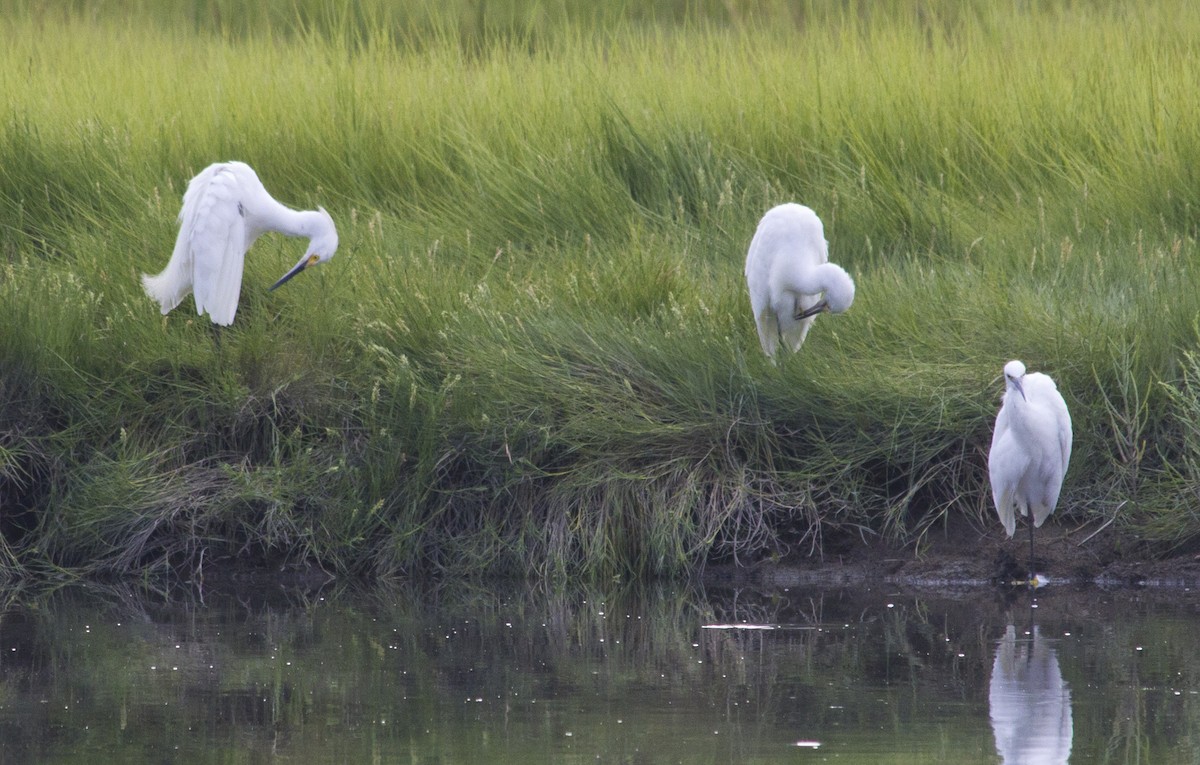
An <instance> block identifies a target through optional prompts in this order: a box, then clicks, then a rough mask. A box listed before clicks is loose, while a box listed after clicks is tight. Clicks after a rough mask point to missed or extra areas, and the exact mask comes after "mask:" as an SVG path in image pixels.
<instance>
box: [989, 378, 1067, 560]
mask: <svg viewBox="0 0 1200 765" xmlns="http://www.w3.org/2000/svg"><path fill="white" fill-rule="evenodd" d="M1004 383H1005V386H1006V387H1005V391H1004V403H1003V404H1002V405H1001V407H1000V413H999V414H997V415H996V430H995V432H993V433H992V449H991V451H990V452H989V453H988V478H989V479H990V480H991V484H992V499H993V500H994V501H995V503H996V512H997V513H998V514H999V516H1000V522H1001V523H1002V524H1004V530H1005V531H1006V532H1008V536H1009V537H1012V535H1013V533H1014V532H1015V531H1016V528H1017V517H1016V513H1017V512H1020V514H1021V515H1024V516H1028V517H1029V569H1030V571H1029V577H1030V580H1031V581H1035V577H1036V575H1035V574H1034V571H1033V527H1034V526H1041V525H1042V522H1043V521H1045V520H1046V518H1048V517H1049V516H1050V513H1053V512H1054V506H1055V505H1056V504H1058V493H1059V491H1060V490H1061V489H1062V482H1063V476H1064V475H1066V472H1067V463H1069V462H1070V461H1071V414H1070V412H1068V411H1067V402H1065V401H1063V397H1062V395H1061V394H1060V393H1059V392H1058V386H1056V385H1055V384H1054V380H1052V379H1050V377H1049V376H1048V375H1044V374H1042V373H1040V372H1031V373H1028V374H1026V372H1025V365H1024V364H1022V363H1021V362H1019V361H1010V362H1008V363H1007V364H1005V365H1004Z"/></svg>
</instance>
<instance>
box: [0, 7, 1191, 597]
mask: <svg viewBox="0 0 1200 765" xmlns="http://www.w3.org/2000/svg"><path fill="white" fill-rule="evenodd" d="M136 5H137V4H136V3H134V4H129V5H128V6H124V7H122V8H121V9H120V10H117V9H114V8H113V7H111V6H110V4H106V3H101V2H97V1H89V0H78V1H77V2H75V3H71V4H60V3H42V2H37V1H36V0H26V2H24V3H17V4H16V7H15V8H14V10H13V11H12V12H6V14H5V15H4V18H3V19H2V20H0V29H2V30H3V32H4V35H5V39H6V40H8V41H9V43H8V44H7V45H6V46H5V47H4V48H3V50H0V93H2V95H3V99H4V103H6V104H7V109H6V111H5V115H6V116H5V118H4V121H3V124H2V125H0V258H2V259H3V260H2V263H0V269H2V270H0V326H3V331H2V332H0V370H2V375H0V501H2V503H3V516H2V519H0V530H2V531H3V536H2V537H0V567H2V568H3V569H5V570H7V571H8V572H9V573H13V574H35V575H37V574H41V575H69V576H74V575H92V576H113V575H115V576H124V575H128V574H139V575H145V576H152V575H157V574H161V573H165V572H167V571H171V570H180V569H182V570H184V571H190V570H193V569H195V568H196V567H199V566H205V565H213V564H217V563H218V562H220V561H223V560H225V559H226V558H228V557H229V556H234V555H236V556H238V557H239V558H240V559H242V560H243V561H245V562H247V563H249V564H251V565H253V564H270V565H278V564H280V563H284V562H291V563H307V564H317V565H320V566H322V567H324V568H326V569H327V570H331V571H334V572H337V573H341V574H355V575H369V576H380V577H388V576H395V575H406V574H415V573H422V572H447V573H455V574H466V573H477V574H478V573H488V574H507V573H524V572H526V571H527V570H528V569H529V568H530V567H532V568H533V570H534V571H535V572H536V573H537V574H538V575H540V576H551V577H557V576H563V575H569V576H583V577H611V576H621V577H629V576H637V575H643V574H679V573H683V572H686V571H689V570H694V569H695V568H696V567H698V566H700V565H702V564H703V563H704V562H705V561H711V560H714V559H730V558H733V557H736V558H737V559H738V560H740V561H750V560H754V559H755V558H757V557H759V556H761V555H764V554H777V553H786V552H788V551H791V552H802V553H808V552H812V551H819V550H820V549H821V548H822V545H826V544H828V543H829V542H830V540H831V539H835V538H841V537H843V536H845V535H853V536H859V535H862V536H866V535H884V536H886V537H887V538H888V539H890V540H892V541H894V542H896V543H898V544H909V545H916V546H919V545H920V543H921V540H922V539H923V538H924V535H925V534H927V533H928V532H929V531H930V530H931V529H935V528H938V527H939V525H940V524H942V523H943V522H944V521H945V520H946V519H947V518H948V517H950V516H951V515H959V514H961V515H965V516H967V517H969V518H971V519H973V520H974V521H975V522H976V523H977V524H978V525H979V526H980V527H981V528H987V529H988V530H989V532H990V533H997V528H998V527H997V526H996V525H995V523H994V521H993V517H992V511H991V509H990V501H991V500H990V496H989V495H988V490H987V483H986V468H985V462H986V458H985V455H986V450H987V446H988V443H989V439H990V434H991V423H992V418H993V416H994V413H995V409H996V406H997V401H998V396H999V393H1000V390H1001V386H1000V384H999V382H998V381H997V380H996V378H997V376H998V375H999V373H1000V369H1001V367H1002V365H1003V363H1004V362H1005V361H1006V360H1008V359H1010V358H1020V359H1022V360H1024V361H1025V362H1026V364H1027V365H1028V366H1029V367H1030V369H1034V370H1042V371H1046V372H1049V373H1050V374H1052V375H1053V376H1054V377H1055V378H1056V379H1057V380H1058V382H1059V385H1060V388H1061V389H1062V390H1063V392H1064V395H1065V397H1066V399H1067V402H1068V404H1069V406H1070V407H1071V411H1072V414H1073V417H1074V421H1075V433H1076V441H1075V443H1076V450H1075V454H1074V456H1073V460H1072V467H1071V471H1070V473H1069V474H1068V478H1067V485H1066V487H1065V489H1064V495H1063V500H1062V502H1061V503H1060V509H1059V514H1058V515H1057V516H1056V522H1059V523H1068V524H1082V523H1088V524H1092V525H1093V526H1096V527H1098V526H1099V525H1100V524H1102V523H1105V522H1107V521H1109V520H1112V521H1113V523H1111V524H1110V525H1109V526H1108V527H1107V529H1106V531H1105V533H1106V534H1109V535H1119V537H1120V539H1121V540H1123V544H1124V540H1128V547H1127V549H1136V550H1138V551H1140V552H1141V554H1166V553H1169V552H1173V551H1179V550H1182V549H1188V548H1189V547H1191V548H1194V546H1195V544H1196V541H1197V540H1198V539H1200V515H1198V514H1197V512H1196V511H1195V509H1194V508H1195V506H1196V501H1195V499H1196V487H1197V486H1198V485H1200V436H1198V435H1197V434H1198V433H1200V360H1197V359H1196V358H1194V357H1192V356H1190V355H1189V351H1190V349H1192V348H1193V347H1194V346H1195V345H1196V340H1197V331H1198V327H1197V316H1198V315H1200V269H1198V268H1197V266H1196V260H1197V258H1198V257H1200V253H1198V252H1197V249H1198V248H1197V244H1196V234H1197V231H1196V217H1197V216H1196V210H1197V209H1200V203H1198V202H1200V200H1198V199H1197V197H1198V194H1200V182H1198V181H1200V179H1198V178H1197V176H1198V175H1200V142H1198V141H1196V139H1195V129H1194V126H1195V125H1197V124H1200V96H1198V95H1197V94H1198V93H1200V88H1198V85H1200V83H1198V82H1197V72H1200V60H1198V58H1200V51H1198V50H1197V48H1196V46H1195V45H1194V44H1193V41H1194V40H1195V39H1197V36H1198V35H1200V7H1197V6H1195V4H1192V3H1189V2H1186V1H1185V0H1178V1H1172V0H1161V1H1158V2H1144V3H1114V2H1106V1H1102V0H1095V1H1094V2H1085V1H1083V0H1080V1H1078V2H1063V3H1043V4H1026V3H1012V4H1007V5H1005V7H1003V8H999V7H998V4H995V3H987V2H979V3H963V2H958V0H945V1H944V2H940V1H938V0H929V1H928V2H923V3H871V4H861V3H817V2H813V3H811V4H809V5H807V6H804V7H803V8H801V9H793V8H792V6H793V5H794V4H791V3H783V2H778V3H771V2H764V3H742V2H739V3H733V2H729V3H685V2H682V0H680V1H679V2H676V3H666V2H664V3H633V2H630V3H628V4H626V5H625V6H620V4H613V5H612V6H611V10H608V11H604V12H601V11H593V10H590V9H591V8H592V6H594V5H602V6H604V7H606V8H609V7H610V6H608V5H605V4H594V3H583V2H573V1H571V0H563V1H562V2H557V3H544V4H525V3H517V2H515V0H514V2H513V3H511V4H506V3H502V2H495V3H483V2H465V0H464V1H463V2H459V3H454V2H450V3H439V4H437V6H436V8H435V7H434V6H432V5H431V7H430V8H427V9H424V10H422V11H420V12H419V13H418V12H417V11H413V10H411V7H412V6H409V5H408V4H396V5H404V6H405V7H407V8H409V10H405V11H403V12H402V11H398V10H395V9H392V8H391V6H392V5H393V4H390V3H385V2H383V0H378V2H373V1H372V0H362V1H361V2H359V3H357V4H354V5H352V6H350V10H349V11H340V10H339V11H333V10H328V9H324V8H323V7H322V5H321V4H317V3H314V2H298V3H297V2H287V3H273V2H262V3H259V4H256V5H252V4H240V3H239V4H233V3H226V2H222V0H191V1H190V2H183V0H179V1H178V2H175V3H173V4H172V3H147V4H146V6H145V7H144V8H142V9H141V12H135V13H130V12H129V9H130V8H131V7H136ZM246 5H251V6H252V7H249V8H246V7H243V6H246ZM331 5H337V6H338V7H339V8H340V7H341V4H331ZM223 159H241V160H244V161H246V162H248V163H250V164H251V165H252V166H254V167H255V168H256V169H257V171H258V173H259V175H260V177H261V178H262V179H263V182H264V183H265V184H266V186H267V188H268V189H269V190H270V191H271V192H272V193H273V194H274V195H275V196H276V198H278V199H280V200H281V201H284V202H285V203H288V204H290V205H292V206H295V207H313V206H316V205H318V204H320V205H323V206H324V207H326V208H327V209H328V210H329V211H330V213H331V214H332V215H333V216H334V218H335V220H336V221H337V222H338V226H339V232H340V235H341V249H340V251H339V254H338V256H337V257H336V258H335V259H334V260H333V261H331V262H330V263H329V264H327V265H325V266H322V267H321V268H319V269H315V272H313V273H308V274H305V275H304V276H302V277H300V278H298V279H296V280H295V281H294V282H293V283H291V284H289V285H288V286H287V287H285V288H283V289H281V290H279V291H278V292H274V293H270V294H268V293H266V291H265V288H266V287H267V286H268V285H269V284H270V283H271V282H272V281H273V280H274V279H275V278H276V277H278V276H279V275H280V274H282V273H283V271H284V270H286V268H288V267H289V266H290V265H291V264H292V263H294V262H295V260H296V258H297V257H298V255H299V253H300V252H301V250H302V247H303V244H302V243H300V242H297V241H295V240H287V239H284V238H282V237H278V236H268V237H264V238H263V239H262V240H261V241H260V242H259V243H258V244H257V245H256V246H255V249H254V250H252V251H251V253H250V256H249V257H248V258H247V265H246V274H245V282H244V287H243V293H242V303H241V307H240V309H239V312H238V316H237V321H236V323H235V325H234V326H233V327H231V328H230V329H229V330H227V331H223V332H216V331H214V330H213V329H212V328H210V327H209V326H208V325H207V321H206V320H205V321H197V319H196V317H195V315H194V314H193V313H192V312H191V311H192V304H191V300H190V298H189V299H187V300H186V301H185V302H184V304H183V305H182V306H180V308H179V309H177V310H176V311H175V312H173V313H172V314H170V315H168V316H167V317H165V318H164V317H162V316H160V315H159V314H158V312H157V310H156V307H155V306H154V305H153V304H152V303H151V302H150V301H149V299H148V298H146V297H145V296H144V295H143V294H142V292H141V288H140V285H139V281H138V274H139V273H141V272H143V271H150V272H155V271H157V270H159V269H160V268H161V267H162V265H163V264H165V262H166V259H167V257H168V255H169V253H170V251H171V247H172V244H173V241H174V235H175V230H176V228H175V226H176V224H175V215H176V213H177V211H178V206H179V200H180V196H181V193H182V190H183V188H184V186H185V184H186V183H187V181H188V179H190V178H191V177H192V175H194V174H195V173H196V172H197V171H198V170H200V169H201V168H202V167H204V166H205V165H207V164H209V163H210V162H213V161H217V160H223ZM787 200H796V201H802V202H804V203H806V204H808V205H809V206H811V207H813V208H814V209H815V210H817V212H818V213H819V214H820V215H821V216H822V218H823V219H824V220H825V223H826V235H827V237H828V238H829V240H830V246H831V252H832V253H833V259H834V260H836V261H838V262H839V263H841V264H842V265H844V266H845V267H847V268H848V269H849V270H850V271H851V273H852V274H854V276H855V278H856V280H857V281H858V285H859V291H858V298H857V301H856V303H855V305H854V307H853V308H852V309H851V311H850V312H849V313H848V314H846V315H845V316H840V317H825V318H823V319H820V320H819V321H818V322H817V325H816V327H815V328H814V330H813V331H812V333H811V334H810V336H809V340H808V343H807V344H806V345H805V347H804V348H803V349H802V351H801V352H800V353H799V354H796V355H794V356H792V357H789V358H787V359H785V360H784V361H783V362H782V363H781V364H780V365H779V366H778V367H774V366H772V365H771V364H770V363H769V362H768V361H767V360H766V359H765V358H764V357H763V356H762V354H761V352H760V350H759V348H758V344H757V340H756V337H755V333H754V327H753V322H752V321H751V318H750V316H749V308H748V300H747V298H746V296H745V295H744V284H743V282H742V277H741V267H742V262H743V258H744V254H745V249H746V246H747V245H748V243H749V240H750V236H751V234H752V232H753V230H754V226H755V224H756V222H757V220H758V217H759V216H760V215H761V214H762V213H763V212H764V211H765V210H766V209H767V208H768V207H769V206H771V205H772V204H775V203H778V202H781V201H787Z"/></svg>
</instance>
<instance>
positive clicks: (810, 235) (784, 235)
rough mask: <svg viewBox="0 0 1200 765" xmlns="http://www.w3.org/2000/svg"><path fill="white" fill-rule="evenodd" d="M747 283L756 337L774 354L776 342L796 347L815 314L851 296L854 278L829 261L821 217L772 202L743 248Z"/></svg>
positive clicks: (843, 305) (835, 309)
mask: <svg viewBox="0 0 1200 765" xmlns="http://www.w3.org/2000/svg"><path fill="white" fill-rule="evenodd" d="M746 286H747V287H749V289H750V308H751V309H752V310H753V311H754V321H755V323H756V324H757V325H758V340H759V342H760V343H762V349H763V352H764V353H766V354H767V355H768V356H770V357H771V358H772V359H773V358H774V357H775V351H776V350H777V349H778V347H779V344H780V343H784V344H786V345H787V346H788V347H789V348H790V349H791V350H793V351H797V350H799V349H800V346H801V344H803V343H804V338H805V336H806V335H808V330H809V327H811V326H812V323H813V320H814V319H815V318H816V316H817V314H819V313H823V312H825V311H829V312H831V313H842V312H843V311H845V310H846V309H847V308H849V307H850V304H851V303H853V302H854V280H853V279H851V278H850V274H848V273H846V271H845V270H844V269H843V268H842V267H841V266H838V265H836V264H834V263H830V262H829V246H828V243H827V242H826V241H825V228H824V226H822V225H821V219H820V218H818V217H817V214H816V213H814V212H813V211H812V210H810V209H809V208H807V207H805V206H803V205H798V204H792V203H789V204H782V205H779V206H778V207H772V208H771V209H770V210H768V211H767V214H766V215H764V216H763V217H762V220H761V221H759V223H758V230H757V231H755V232H754V238H753V239H752V240H751V241H750V251H749V252H748V253H746Z"/></svg>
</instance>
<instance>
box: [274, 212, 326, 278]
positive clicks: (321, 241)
mask: <svg viewBox="0 0 1200 765" xmlns="http://www.w3.org/2000/svg"><path fill="white" fill-rule="evenodd" d="M305 215H306V219H305V224H304V227H305V229H306V231H305V234H306V235H307V236H308V237H309V242H308V249H307V250H305V252H304V257H302V258H300V262H299V263H297V264H296V265H294V266H292V270H290V271H288V272H287V273H286V274H284V275H283V276H281V277H279V281H277V282H275V283H274V284H272V285H271V289H272V290H273V289H275V288H276V287H279V286H281V285H282V284H283V283H284V282H286V281H288V280H289V279H291V278H292V277H293V276H295V275H296V274H298V273H300V272H301V271H303V270H304V269H306V268H308V267H309V266H315V265H317V264H318V263H324V262H325V261H327V260H329V259H330V258H332V257H333V254H334V253H335V252H337V248H338V235H337V227H336V226H334V225H333V218H332V217H330V215H329V213H327V212H325V208H324V207H318V208H317V209H316V210H315V211H312V212H308V213H305ZM268 291H269V290H268Z"/></svg>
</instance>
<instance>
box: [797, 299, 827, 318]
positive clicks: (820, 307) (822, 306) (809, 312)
mask: <svg viewBox="0 0 1200 765" xmlns="http://www.w3.org/2000/svg"><path fill="white" fill-rule="evenodd" d="M828 310H829V303H827V302H826V301H824V300H822V301H821V302H819V303H817V304H816V305H814V306H813V307H812V308H806V309H805V310H803V311H801V312H800V313H798V314H796V321H800V320H801V319H807V318H808V317H809V316H816V315H817V314H819V313H825V312H826V311H828Z"/></svg>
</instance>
